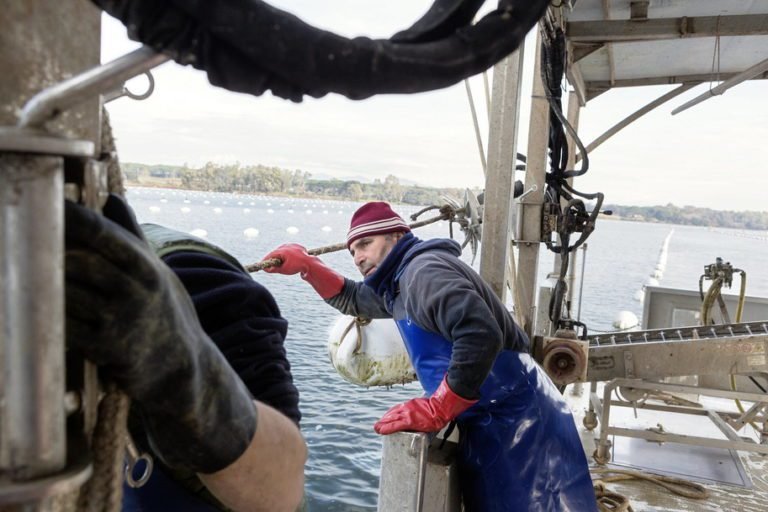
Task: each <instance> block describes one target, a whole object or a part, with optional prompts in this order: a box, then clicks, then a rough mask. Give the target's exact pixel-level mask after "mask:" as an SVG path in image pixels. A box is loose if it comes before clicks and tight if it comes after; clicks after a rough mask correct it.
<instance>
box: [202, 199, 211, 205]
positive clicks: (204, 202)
mask: <svg viewBox="0 0 768 512" xmlns="http://www.w3.org/2000/svg"><path fill="white" fill-rule="evenodd" d="M203 204H211V202H210V201H209V200H207V199H206V200H205V201H203Z"/></svg>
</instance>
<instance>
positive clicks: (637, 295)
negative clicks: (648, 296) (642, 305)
mask: <svg viewBox="0 0 768 512" xmlns="http://www.w3.org/2000/svg"><path fill="white" fill-rule="evenodd" d="M633 299H635V300H636V301H637V302H643V301H644V300H645V290H637V291H636V292H635V296H634V297H633Z"/></svg>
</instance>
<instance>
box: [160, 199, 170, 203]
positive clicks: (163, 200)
mask: <svg viewBox="0 0 768 512" xmlns="http://www.w3.org/2000/svg"><path fill="white" fill-rule="evenodd" d="M160 202H161V203H167V202H168V200H167V199H166V198H162V199H161V200H160Z"/></svg>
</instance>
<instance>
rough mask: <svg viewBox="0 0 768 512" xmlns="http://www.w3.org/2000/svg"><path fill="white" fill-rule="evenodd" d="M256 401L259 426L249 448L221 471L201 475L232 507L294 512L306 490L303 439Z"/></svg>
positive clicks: (278, 415) (290, 424)
mask: <svg viewBox="0 0 768 512" xmlns="http://www.w3.org/2000/svg"><path fill="white" fill-rule="evenodd" d="M255 403H256V407H257V410H258V417H259V427H258V428H257V429H256V434H255V435H254V436H253V439H252V440H251V443H250V445H249V446H248V448H247V449H246V451H245V452H244V453H243V454H242V455H241V456H240V458H238V459H237V460H236V461H235V462H234V463H233V464H231V465H230V466H228V467H226V468H224V469H222V470H221V471H218V472H216V473H212V474H203V473H198V476H199V477H200V480H202V482H203V483H204V484H205V486H206V487H207V488H208V490H209V491H211V493H213V495H214V496H216V498H217V499H218V500H219V501H221V502H222V503H223V504H224V505H225V506H227V507H228V508H230V509H232V510H235V511H238V512H239V511H243V512H245V511H250V512H262V511H263V512H283V511H285V512H294V511H295V510H296V508H297V507H298V506H299V504H300V503H301V499H302V497H303V493H304V463H305V462H306V459H307V448H306V445H305V443H304V439H303V438H302V436H301V433H300V432H299V429H298V427H296V425H295V424H294V423H293V422H292V421H291V420H290V419H288V418H287V417H286V416H284V415H283V414H281V413H280V412H278V411H276V410H275V409H273V408H272V407H270V406H268V405H265V404H262V403H260V402H255Z"/></svg>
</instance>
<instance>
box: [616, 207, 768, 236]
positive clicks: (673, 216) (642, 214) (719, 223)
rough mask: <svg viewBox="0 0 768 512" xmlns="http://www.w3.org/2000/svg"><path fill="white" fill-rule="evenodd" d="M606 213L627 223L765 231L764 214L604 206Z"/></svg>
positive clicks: (767, 219)
mask: <svg viewBox="0 0 768 512" xmlns="http://www.w3.org/2000/svg"><path fill="white" fill-rule="evenodd" d="M604 209H606V210H611V211H613V213H614V215H616V216H618V217H620V218H622V219H627V220H637V221H643V222H664V223H667V224H684V225H690V226H711V227H722V228H736V229H756V230H762V231H766V230H768V212H736V211H723V210H711V209H709V208H699V207H696V206H682V207H680V206H675V205H674V204H672V203H669V204H667V205H665V206H621V205H608V206H605V208H604Z"/></svg>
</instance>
